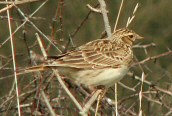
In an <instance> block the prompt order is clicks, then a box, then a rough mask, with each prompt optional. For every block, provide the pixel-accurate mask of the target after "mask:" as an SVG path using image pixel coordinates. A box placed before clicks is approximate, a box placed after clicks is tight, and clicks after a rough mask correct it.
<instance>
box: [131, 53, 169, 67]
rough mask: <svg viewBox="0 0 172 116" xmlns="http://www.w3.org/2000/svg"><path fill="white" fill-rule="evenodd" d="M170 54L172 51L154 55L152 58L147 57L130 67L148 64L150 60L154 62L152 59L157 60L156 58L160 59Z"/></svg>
mask: <svg viewBox="0 0 172 116" xmlns="http://www.w3.org/2000/svg"><path fill="white" fill-rule="evenodd" d="M170 54H172V51H169V52H165V53H162V54H159V55H155V56H152V57H148V58H146V59H144V60H142V61H140V62H138V63H134V64H133V65H132V66H135V65H138V64H144V63H145V62H148V61H150V60H154V59H157V58H160V57H163V56H167V55H170Z"/></svg>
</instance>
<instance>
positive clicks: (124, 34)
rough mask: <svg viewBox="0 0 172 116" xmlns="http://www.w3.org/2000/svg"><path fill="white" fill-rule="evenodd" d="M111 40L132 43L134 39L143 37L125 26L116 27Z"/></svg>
mask: <svg viewBox="0 0 172 116" xmlns="http://www.w3.org/2000/svg"><path fill="white" fill-rule="evenodd" d="M112 36H113V40H112V41H117V42H124V43H126V44H127V45H130V46H131V45H133V43H134V42H135V41H136V40H139V39H143V37H141V36H140V35H138V34H137V33H135V32H134V31H132V30H129V29H127V28H122V29H118V30H116V31H115V32H114V33H113V35H112Z"/></svg>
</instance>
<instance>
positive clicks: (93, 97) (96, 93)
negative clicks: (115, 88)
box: [80, 89, 102, 115]
mask: <svg viewBox="0 0 172 116" xmlns="http://www.w3.org/2000/svg"><path fill="white" fill-rule="evenodd" d="M101 92H102V90H101V89H98V90H96V91H95V92H94V94H93V95H92V96H91V98H90V99H89V100H88V102H87V103H86V104H85V105H84V107H83V110H82V111H81V112H80V114H82V115H84V114H87V112H88V110H89V109H90V108H91V106H92V105H93V103H94V102H95V101H96V100H97V97H98V95H99V94H100V93H101Z"/></svg>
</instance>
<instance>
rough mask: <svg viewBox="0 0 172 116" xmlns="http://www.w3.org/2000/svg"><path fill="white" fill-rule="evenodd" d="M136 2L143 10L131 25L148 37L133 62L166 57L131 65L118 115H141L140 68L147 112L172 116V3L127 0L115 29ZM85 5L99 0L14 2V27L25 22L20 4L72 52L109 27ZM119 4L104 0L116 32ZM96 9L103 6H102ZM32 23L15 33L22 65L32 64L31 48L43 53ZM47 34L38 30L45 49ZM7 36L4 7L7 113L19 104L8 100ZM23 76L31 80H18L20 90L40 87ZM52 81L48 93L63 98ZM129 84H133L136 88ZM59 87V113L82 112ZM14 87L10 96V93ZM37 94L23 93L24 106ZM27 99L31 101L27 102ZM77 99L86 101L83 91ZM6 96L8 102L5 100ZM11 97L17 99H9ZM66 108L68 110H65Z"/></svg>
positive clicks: (0, 72)
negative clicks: (24, 94)
mask: <svg viewBox="0 0 172 116" xmlns="http://www.w3.org/2000/svg"><path fill="white" fill-rule="evenodd" d="M22 1H24V0H22ZM44 2H45V4H44V5H43V6H41V8H40V9H39V10H38V12H36V13H35V14H34V15H33V16H32V17H30V15H31V14H32V13H33V12H34V11H36V10H37V9H38V8H39V6H40V5H41V4H42V3H44ZM137 3H139V8H138V10H137V12H136V14H135V15H136V16H135V18H134V20H133V21H132V23H131V24H130V25H129V28H130V29H132V30H134V31H135V32H137V33H138V34H140V35H141V36H143V37H144V40H143V41H139V42H137V43H136V45H135V46H134V47H133V50H134V53H135V59H134V61H135V63H137V62H139V61H142V60H144V59H146V58H149V57H151V56H157V55H160V54H161V55H162V54H165V55H164V56H163V55H162V57H157V58H155V59H153V60H149V61H147V62H144V63H143V64H140V65H134V66H133V67H132V68H131V70H130V73H129V75H127V76H126V77H125V78H123V79H122V80H121V83H123V84H124V85H126V86H127V87H128V88H126V87H124V86H122V85H121V84H119V86H118V102H119V103H118V105H119V107H118V110H119V114H121V115H126V116H128V115H138V113H139V97H138V93H139V91H140V86H141V82H140V81H138V80H137V79H135V78H134V77H136V76H137V77H141V75H142V72H144V73H145V75H146V78H145V80H146V81H147V82H149V83H143V100H142V110H143V114H144V115H146V116H154V115H156V116H162V115H163V116H164V115H166V116H171V115H172V84H171V83H172V54H168V52H169V51H170V50H171V49H172V24H171V21H172V13H171V11H172V7H171V4H172V1H171V0H125V1H124V5H123V7H122V11H121V15H120V18H119V22H118V26H117V29H119V28H124V27H126V23H127V20H128V17H131V16H132V13H133V10H134V8H135V6H136V4H137ZM87 4H90V5H91V6H93V7H94V6H96V5H98V1H96V0H72V1H67V0H49V1H44V0H39V1H36V2H29V3H23V4H16V6H17V7H15V6H13V7H12V8H10V17H11V24H12V31H15V30H16V29H17V28H18V27H19V26H20V25H21V24H22V23H23V22H24V21H25V19H24V18H23V16H22V14H21V12H19V11H18V10H17V8H19V9H20V10H21V11H22V12H23V13H24V15H25V17H28V18H29V20H30V21H31V22H33V24H34V25H35V26H36V27H37V28H39V30H40V31H42V33H43V34H45V35H46V36H47V37H48V38H49V39H50V40H51V41H53V43H54V44H55V45H56V46H58V47H59V49H60V50H61V51H62V52H65V51H66V50H72V49H74V48H75V47H77V46H80V45H82V44H85V43H86V42H89V41H91V40H95V39H98V38H99V37H100V36H101V34H102V32H103V31H104V30H105V29H104V22H103V17H102V15H101V14H98V13H94V12H90V9H89V8H87V7H86V5H87ZM120 4H121V0H106V5H107V10H108V11H109V13H108V17H109V21H110V25H111V28H112V30H113V28H114V25H115V21H116V18H117V13H118V10H119V7H120ZM5 7H6V4H3V2H2V3H1V2H0V9H3V8H5ZM97 7H98V8H99V6H97ZM89 12H90V13H89ZM81 22H84V23H83V25H82V26H81V27H80V28H78V26H79V25H80V24H81ZM33 24H31V23H29V22H27V23H25V24H24V25H23V26H22V27H21V28H20V29H19V30H18V31H17V32H16V33H15V34H14V35H13V37H14V40H13V41H14V46H15V55H16V56H15V57H16V66H17V68H18V69H21V68H24V67H28V66H32V63H31V61H30V54H29V50H32V51H34V52H35V54H39V55H42V53H41V50H40V48H39V45H38V43H37V40H36V36H35V33H39V32H38V30H36V29H35V27H34V25H33ZM77 28H78V29H77ZM76 30H77V32H76ZM75 32H76V33H75ZM43 34H41V33H39V35H40V36H41V39H42V41H43V43H44V45H45V47H47V46H49V45H50V43H49V42H48V41H47V40H46V39H45V37H44V36H43ZM8 37H9V28H8V19H7V13H6V10H5V11H1V12H0V114H3V113H4V112H6V113H7V115H8V114H11V113H14V112H15V113H16V110H15V108H14V107H15V106H16V101H15V100H16V98H15V97H13V98H11V99H10V100H9V99H8V98H9V97H11V96H12V95H14V96H15V91H14V90H13V91H11V90H12V87H13V86H14V85H13V81H14V78H13V77H12V78H5V77H6V76H7V75H10V74H13V63H12V53H11V44H10V40H8ZM71 40H72V42H71ZM72 43H73V44H74V45H73V44H72ZM47 53H48V55H50V56H51V55H59V54H60V53H59V52H58V51H57V50H56V49H55V48H54V47H53V46H52V45H51V46H50V47H47ZM24 77H32V78H20V79H19V88H20V90H21V93H20V94H22V93H25V92H26V91H27V90H32V89H33V88H34V86H36V85H34V84H33V83H32V84H33V85H34V86H33V85H32V84H31V85H28V84H29V83H30V82H31V81H32V80H33V79H34V78H33V76H32V75H25V76H24ZM53 80H54V81H53V82H52V81H51V82H50V83H51V84H50V85H51V87H50V86H48V88H49V89H48V90H47V94H48V95H49V96H50V99H54V98H59V91H58V92H56V90H57V87H55V84H56V83H58V82H57V80H55V79H53ZM46 84H47V83H46ZM38 85H39V84H38ZM26 86H30V87H29V88H27V89H26V90H22V88H25V87H26ZM50 88H51V90H50ZM129 88H132V90H130V89H129ZM59 89H61V88H60V86H59ZM61 90H62V96H65V97H66V98H64V99H60V100H61V105H60V106H61V107H63V108H57V110H56V112H57V114H60V112H61V113H62V114H64V115H69V114H70V113H71V114H73V115H78V114H75V113H76V112H74V111H78V110H77V108H75V106H73V104H72V102H71V101H70V98H68V97H67V95H66V94H65V92H63V89H61ZM10 91H11V92H12V94H9V92H10ZM54 91H55V92H54ZM52 93H53V94H52ZM29 95H30V96H29ZM51 95H52V96H51ZM33 96H35V93H29V94H28V96H27V97H26V96H24V97H23V96H22V97H21V102H22V104H25V103H34V102H33V101H32V100H33V99H34V98H33ZM75 96H76V95H75ZM107 97H109V98H111V99H114V91H113V90H111V89H110V90H109V91H108V93H107ZM24 98H25V99H27V100H24ZM31 99H32V100H31ZM78 99H80V100H81V102H82V100H83V99H84V97H83V96H81V95H80V97H79V98H78ZM4 100H5V101H6V102H5V103H4ZM11 100H14V101H13V102H12V103H11ZM67 101H69V102H67ZM10 103H11V104H10ZM67 103H70V104H67ZM52 104H53V103H52ZM56 105H57V106H59V104H58V103H56ZM7 106H9V107H10V108H11V109H10V108H9V109H8V110H7ZM60 106H59V107H60ZM72 106H73V107H72ZM31 107H32V108H31ZM29 108H30V109H32V110H33V106H32V105H31V106H29V107H27V108H23V109H24V110H23V112H24V114H29V113H30V112H29V111H27V110H28V109H29ZM64 108H67V109H64ZM32 110H31V111H32ZM66 110H67V113H66V112H65V111H66ZM38 111H40V112H41V113H42V110H40V109H39V110H38ZM102 112H103V115H109V114H111V113H112V112H114V110H112V109H110V108H109V110H107V111H106V110H105V109H103V108H102ZM42 114H43V113H42Z"/></svg>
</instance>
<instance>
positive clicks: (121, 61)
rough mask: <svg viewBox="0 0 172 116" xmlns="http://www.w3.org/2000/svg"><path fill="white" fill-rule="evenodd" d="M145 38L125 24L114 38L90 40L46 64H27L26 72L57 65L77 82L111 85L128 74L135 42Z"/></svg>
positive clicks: (114, 34)
mask: <svg viewBox="0 0 172 116" xmlns="http://www.w3.org/2000/svg"><path fill="white" fill-rule="evenodd" d="M142 38H143V37H141V36H139V35H138V34H136V33H135V32H134V31H132V30H129V29H126V28H122V29H119V30H116V31H115V32H114V33H113V34H112V38H111V39H108V38H105V39H97V40H94V41H91V42H88V43H86V44H84V45H82V46H80V47H78V48H77V49H76V50H74V51H70V52H67V53H65V54H62V55H61V56H58V57H56V58H50V59H47V60H46V61H45V63H44V64H42V65H38V66H34V67H30V68H27V69H25V70H24V73H28V72H33V71H38V70H45V69H47V68H57V69H58V71H59V73H60V74H61V75H65V76H66V77H69V78H70V79H71V80H74V81H75V82H76V83H77V84H83V85H85V86H91V87H97V86H105V87H106V88H108V87H110V86H112V85H113V84H114V83H116V82H118V81H120V80H121V79H122V78H123V77H124V76H125V75H126V73H127V71H128V70H129V68H130V66H131V63H132V60H133V51H132V45H133V43H134V42H135V41H136V40H137V39H142Z"/></svg>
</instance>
